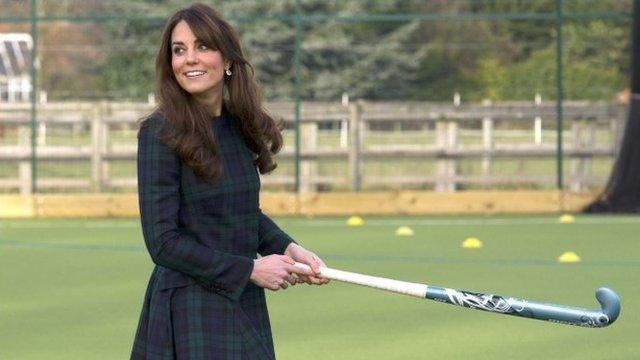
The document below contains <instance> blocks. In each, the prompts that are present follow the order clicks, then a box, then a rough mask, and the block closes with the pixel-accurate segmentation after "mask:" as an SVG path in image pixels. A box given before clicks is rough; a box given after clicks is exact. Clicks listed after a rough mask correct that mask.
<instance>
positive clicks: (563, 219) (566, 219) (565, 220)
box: [558, 214, 576, 224]
mask: <svg viewBox="0 0 640 360" xmlns="http://www.w3.org/2000/svg"><path fill="white" fill-rule="evenodd" d="M575 221H576V218H575V217H573V215H571V214H563V215H562V216H560V217H559V218H558V222H559V223H560V224H571V223H573V222H575Z"/></svg>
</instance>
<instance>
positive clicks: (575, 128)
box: [570, 120, 595, 191]
mask: <svg viewBox="0 0 640 360" xmlns="http://www.w3.org/2000/svg"><path fill="white" fill-rule="evenodd" d="M571 136H572V139H571V145H572V148H573V151H574V152H575V151H580V150H583V151H589V150H590V149H593V148H594V145H595V121H593V120H582V121H574V122H573V123H572V124H571ZM592 163H593V161H592V159H591V158H590V157H585V156H578V157H574V158H573V159H571V168H570V169H571V190H573V191H579V190H583V189H585V188H587V187H588V185H589V184H588V182H589V180H590V179H591V173H592V172H591V167H592Z"/></svg>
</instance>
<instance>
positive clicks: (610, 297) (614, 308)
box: [596, 287, 620, 326]
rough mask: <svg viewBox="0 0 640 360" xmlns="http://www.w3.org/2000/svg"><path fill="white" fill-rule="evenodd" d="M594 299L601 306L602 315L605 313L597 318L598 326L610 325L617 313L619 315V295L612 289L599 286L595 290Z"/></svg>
mask: <svg viewBox="0 0 640 360" xmlns="http://www.w3.org/2000/svg"><path fill="white" fill-rule="evenodd" d="M596 299H598V302H599V303H600V306H601V307H602V312H603V315H606V319H605V318H604V316H603V317H602V318H601V319H599V322H600V324H601V325H600V326H607V325H611V324H612V323H613V322H614V321H616V319H617V318H618V315H620V297H619V296H618V294H616V293H615V292H614V291H613V290H611V289H609V288H606V287H601V288H600V289H598V290H597V291H596Z"/></svg>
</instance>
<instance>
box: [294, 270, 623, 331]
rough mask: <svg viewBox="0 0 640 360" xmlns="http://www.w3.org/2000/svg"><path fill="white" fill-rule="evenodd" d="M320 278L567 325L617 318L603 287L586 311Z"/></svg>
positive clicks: (343, 277)
mask: <svg viewBox="0 0 640 360" xmlns="http://www.w3.org/2000/svg"><path fill="white" fill-rule="evenodd" d="M295 266H296V267H299V268H301V269H305V270H310V268H309V266H307V265H305V264H301V263H295ZM320 275H321V276H322V277H325V278H327V279H331V280H338V281H343V282H347V283H352V284H358V285H363V286H368V287H372V288H376V289H381V290H386V291H391V292H394V293H398V294H405V295H410V296H415V297H418V298H421V299H430V300H435V301H439V302H444V303H447V304H451V305H458V306H462V307H468V308H471V309H478V310H485V311H489V312H493V313H498V314H505V315H513V316H520V317H524V318H530V319H538V320H546V321H551V322H555V323H561V324H567V325H576V326H584V327H605V326H607V325H610V324H612V323H613V322H614V321H616V319H617V318H618V315H619V314H620V297H618V295H617V294H616V293H615V292H614V291H613V290H611V289H609V288H606V287H601V288H599V289H598V290H597V291H596V299H597V300H598V302H599V303H600V305H601V308H600V309H586V308H579V307H574V306H567V305H558V304H548V303H542V302H536V301H531V300H526V299H517V298H513V297H506V296H500V295H494V294H483V293H477V292H471V291H466V290H456V289H449V288H443V287H439V286H433V285H426V284H417V283H411V282H406V281H399V280H393V279H386V278H382V277H377V276H370V275H363V274H358V273H353V272H348V271H342V270H336V269H331V268H327V267H320Z"/></svg>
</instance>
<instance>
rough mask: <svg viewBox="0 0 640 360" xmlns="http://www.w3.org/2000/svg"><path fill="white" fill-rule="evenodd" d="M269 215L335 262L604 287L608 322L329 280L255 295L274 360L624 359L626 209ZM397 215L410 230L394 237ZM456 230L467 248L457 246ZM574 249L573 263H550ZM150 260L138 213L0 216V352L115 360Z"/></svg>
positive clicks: (569, 293)
mask: <svg viewBox="0 0 640 360" xmlns="http://www.w3.org/2000/svg"><path fill="white" fill-rule="evenodd" d="M344 220H345V219H343V218H313V219H307V218H281V219H277V222H278V223H279V224H280V225H281V226H282V227H283V228H284V229H285V230H286V231H287V232H289V233H290V234H291V235H292V236H293V237H294V238H296V239H298V240H299V241H300V242H301V243H302V244H303V245H306V246H307V247H308V248H310V249H313V250H315V251H316V252H317V253H318V254H320V255H321V256H322V257H323V258H324V259H325V260H326V262H327V263H328V264H329V265H330V266H331V267H335V268H339V269H344V270H350V271H356V272H362V273H366V274H371V275H379V276H385V277H390V278H395V279H400V280H406V281H412V282H420V283H426V284H432V285H439V286H446V287H452V288H459V289H466V290H476V291H481V292H491V293H496V294H501V295H508V296H509V295H510V296H516V297H521V298H527V299H531V300H541V301H547V302H553V303H559V304H567V305H574V306H581V307H597V306H599V305H598V304H597V302H596V300H595V297H594V292H595V290H596V288H598V287H599V286H601V285H606V286H609V287H611V288H613V289H614V290H616V291H617V292H618V294H619V295H620V297H621V299H622V312H621V315H620V318H619V319H618V321H617V322H616V323H614V324H613V325H611V326H610V327H607V328H603V329H588V328H579V327H572V326H566V325H559V324H553V323H547V322H543V321H536V320H529V319H522V318H515V317H510V316H501V315H497V314H491V313H486V312H481V311H476V310H470V309H463V308H459V307H455V306H451V305H447V304H440V303H436V302H433V301H429V300H420V299H416V298H412V297H407V296H402V295H397V294H392V293H387V292H382V291H377V290H373V289H369V288H363V287H358V286H355V285H349V284H342V283H338V282H335V281H334V282H332V283H330V284H329V285H326V286H324V287H311V286H306V285H302V286H296V287H293V288H289V289H288V290H286V291H280V292H276V293H274V292H269V294H268V301H269V310H270V314H271V319H272V327H273V333H274V339H275V344H276V353H277V355H278V358H279V359H306V360H312V359H422V358H429V359H438V358H447V359H468V358H473V359H580V360H585V359H636V358H637V356H638V354H640V343H638V341H637V334H638V323H639V322H640V288H639V287H638V286H637V282H638V274H639V273H640V242H638V235H637V234H638V233H640V217H617V216H616V217H614V216H610V217H605V216H577V219H576V222H575V223H573V224H558V223H557V221H556V217H555V216H503V217H466V216H465V217H374V218H365V225H364V226H362V227H347V226H345V221H344ZM400 225H407V226H410V227H412V228H413V230H414V231H415V235H414V236H413V237H396V236H394V230H395V229H396V228H397V227H398V226H400ZM469 236H475V237H477V238H479V239H480V240H481V241H483V243H484V246H483V247H482V248H480V249H474V250H469V249H463V248H461V246H460V243H461V242H462V241H463V240H464V239H465V238H467V237H469ZM565 251H574V252H576V253H577V254H578V255H580V256H581V258H582V261H581V262H580V263H575V264H558V263H557V262H556V258H557V257H558V256H559V255H560V254H562V253H563V252H565ZM151 269H152V263H151V261H150V259H149V256H148V255H147V253H146V251H145V249H144V246H143V241H142V238H141V232H140V228H139V223H138V221H137V220H135V219H125V220H114V219H98V220H0V359H27V360H28V359H52V360H53V359H125V358H128V354H129V351H130V347H131V342H132V339H133V335H134V331H135V326H136V323H137V320H138V316H139V311H140V307H141V303H142V298H143V295H144V291H145V288H146V284H147V280H148V276H149V274H150V272H151Z"/></svg>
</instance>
